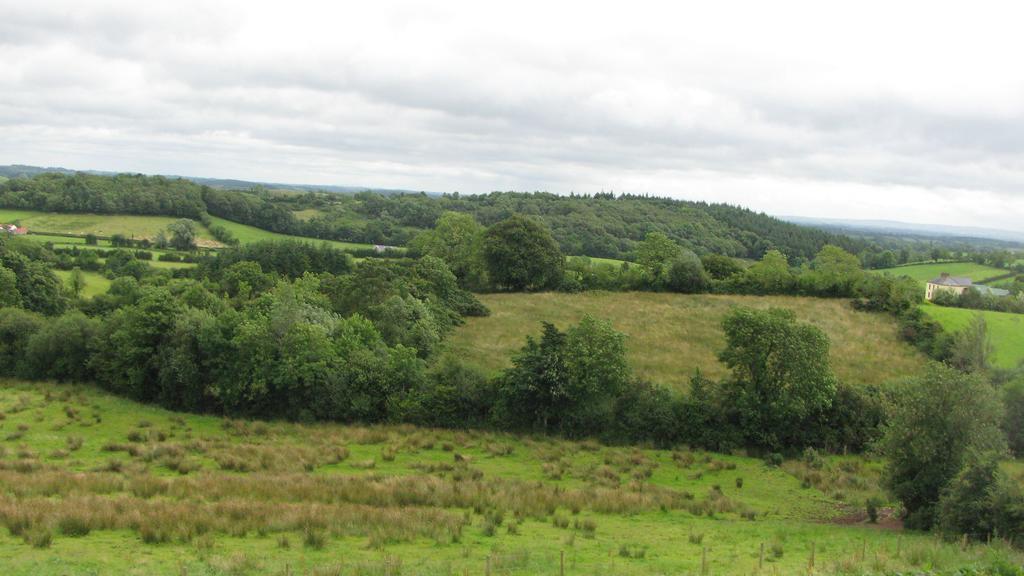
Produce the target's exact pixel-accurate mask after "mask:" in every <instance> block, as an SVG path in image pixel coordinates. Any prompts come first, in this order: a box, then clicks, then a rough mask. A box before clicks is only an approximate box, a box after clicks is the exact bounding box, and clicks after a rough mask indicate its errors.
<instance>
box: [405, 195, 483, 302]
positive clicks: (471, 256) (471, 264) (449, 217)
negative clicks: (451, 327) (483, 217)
mask: <svg viewBox="0 0 1024 576" xmlns="http://www.w3.org/2000/svg"><path fill="white" fill-rule="evenodd" d="M483 239H484V227H483V226H481V225H480V224H479V223H478V222H477V221H476V219H474V218H473V216H471V215H469V214H463V213H460V212H445V213H444V214H442V215H441V217H440V218H438V219H437V223H436V224H435V225H434V229H433V230H426V231H424V232H421V233H420V234H419V235H417V236H416V237H415V238H413V240H412V242H410V244H409V248H410V250H413V251H415V252H418V253H419V254H421V255H424V256H436V257H438V258H440V259H442V260H444V261H445V263H446V264H447V265H448V268H450V269H451V271H452V273H454V274H455V277H456V278H458V279H459V284H460V285H461V286H464V287H467V288H479V287H483V286H485V285H486V270H485V268H484V259H483Z"/></svg>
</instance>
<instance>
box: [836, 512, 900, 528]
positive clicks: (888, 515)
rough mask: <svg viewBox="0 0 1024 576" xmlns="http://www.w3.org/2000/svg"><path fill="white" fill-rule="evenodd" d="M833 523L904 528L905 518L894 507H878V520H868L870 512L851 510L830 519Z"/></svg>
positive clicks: (866, 526)
mask: <svg viewBox="0 0 1024 576" xmlns="http://www.w3.org/2000/svg"><path fill="white" fill-rule="evenodd" d="M829 522H831V523H833V524H842V525H843V526H853V525H857V526H864V527H865V528H876V529H878V530H902V529H903V520H900V518H899V517H898V516H897V515H896V512H895V511H894V510H893V509H892V508H879V509H878V522H875V523H874V524H872V523H871V522H868V513H867V512H865V511H864V510H850V511H848V512H847V513H846V514H842V515H839V516H836V517H834V518H832V519H831V520H829Z"/></svg>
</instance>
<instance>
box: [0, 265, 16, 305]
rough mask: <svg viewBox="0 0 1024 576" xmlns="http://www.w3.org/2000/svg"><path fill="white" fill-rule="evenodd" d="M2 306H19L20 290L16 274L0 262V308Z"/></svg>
mask: <svg viewBox="0 0 1024 576" xmlns="http://www.w3.org/2000/svg"><path fill="white" fill-rule="evenodd" d="M4 306H21V292H19V291H18V275H17V274H15V273H14V270H10V269H8V268H4V266H3V265H2V264H0V308H2V307H4Z"/></svg>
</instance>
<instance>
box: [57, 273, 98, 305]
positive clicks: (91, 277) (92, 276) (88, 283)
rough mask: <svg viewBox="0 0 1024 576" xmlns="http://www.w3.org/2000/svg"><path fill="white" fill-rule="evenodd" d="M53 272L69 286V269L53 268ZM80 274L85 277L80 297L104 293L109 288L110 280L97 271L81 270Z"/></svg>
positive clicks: (90, 296)
mask: <svg viewBox="0 0 1024 576" xmlns="http://www.w3.org/2000/svg"><path fill="white" fill-rule="evenodd" d="M53 273H54V274H56V275H57V277H58V278H60V280H61V282H63V283H64V285H65V286H68V287H70V286H71V270H54V271H53ZM82 276H83V277H84V278H85V287H84V288H82V293H81V294H80V296H81V297H82V298H92V297H93V296H96V295H98V294H106V292H107V289H108V288H110V280H109V279H108V278H107V277H106V276H104V275H102V274H100V273H98V272H88V271H85V270H83V271H82Z"/></svg>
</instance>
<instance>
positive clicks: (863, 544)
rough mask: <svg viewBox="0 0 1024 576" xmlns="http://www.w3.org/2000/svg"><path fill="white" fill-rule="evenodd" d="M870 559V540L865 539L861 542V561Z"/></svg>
mask: <svg viewBox="0 0 1024 576" xmlns="http://www.w3.org/2000/svg"><path fill="white" fill-rule="evenodd" d="M867 557H868V539H867V538H865V539H863V540H861V541H860V561H861V562H863V561H864V560H867Z"/></svg>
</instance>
